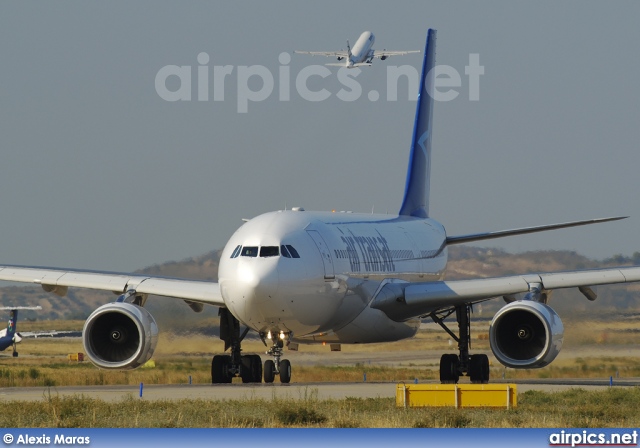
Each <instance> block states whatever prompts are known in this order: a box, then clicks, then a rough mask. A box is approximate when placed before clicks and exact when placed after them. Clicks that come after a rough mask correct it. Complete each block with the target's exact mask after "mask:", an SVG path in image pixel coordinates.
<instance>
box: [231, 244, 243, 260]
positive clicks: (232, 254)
mask: <svg viewBox="0 0 640 448" xmlns="http://www.w3.org/2000/svg"><path fill="white" fill-rule="evenodd" d="M240 249H242V246H240V245H238V246H236V248H235V249H233V253H231V257H230V258H236V257H237V256H238V255H240Z"/></svg>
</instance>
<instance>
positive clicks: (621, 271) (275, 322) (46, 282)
mask: <svg viewBox="0 0 640 448" xmlns="http://www.w3.org/2000/svg"><path fill="white" fill-rule="evenodd" d="M435 47H436V31H435V30H429V31H428V33H427V39H426V44H425V51H424V56H423V63H422V75H421V83H420V91H419V94H418V101H417V105H416V115H415V122H414V130H413V139H412V144H411V149H410V154H409V164H408V170H407V178H406V185H405V192H404V197H403V200H402V203H401V205H400V206H399V210H398V213H397V214H392V215H389V214H384V215H383V214H360V213H333V212H315V211H307V210H305V209H304V208H302V207H297V208H293V209H290V210H280V211H274V212H270V213H266V214H262V215H260V216H258V217H256V218H253V219H250V220H248V221H247V222H245V223H244V224H243V225H242V226H241V227H240V228H239V229H238V230H237V231H236V232H235V233H234V234H233V235H232V236H231V238H230V239H229V241H228V243H227V244H226V246H225V248H224V249H223V251H222V253H221V259H220V264H219V272H218V282H209V281H197V280H189V279H179V278H165V277H154V276H148V275H143V274H118V273H107V272H95V271H87V270H77V269H75V270H74V269H58V268H42V267H28V266H9V265H7V266H0V280H8V281H13V282H27V283H35V284H40V285H41V286H42V288H43V289H44V290H45V291H48V292H50V293H53V294H58V295H60V296H64V295H65V294H67V291H68V288H74V287H78V288H93V289H100V290H107V291H112V292H114V293H116V294H119V297H118V298H117V300H116V301H115V302H113V303H107V304H105V305H102V306H100V307H99V308H97V309H96V310H95V311H94V312H93V313H92V314H91V315H90V316H89V317H88V319H87V320H86V322H85V324H84V327H83V332H82V339H83V345H84V350H85V352H86V355H87V357H88V358H89V359H90V360H91V361H92V362H93V363H94V364H95V365H96V366H98V367H99V368H103V369H133V368H136V367H139V366H141V365H143V364H144V363H145V362H147V361H148V360H149V359H150V358H151V356H152V355H153V353H154V350H155V348H156V344H157V340H158V326H157V324H156V321H155V320H154V318H153V316H152V315H151V314H150V313H149V311H148V310H147V309H146V308H145V303H146V301H147V299H148V297H149V296H150V295H159V296H166V297H173V298H177V299H181V300H183V301H184V302H185V303H186V304H187V305H188V306H189V307H191V309H192V310H193V311H195V312H200V311H202V310H203V309H204V307H205V306H215V307H218V308H219V316H220V339H221V340H222V341H223V342H224V350H223V351H222V354H217V355H215V356H213V358H212V360H211V381H212V383H218V384H220V383H229V382H231V381H232V379H233V378H234V377H240V378H241V379H242V381H243V382H248V383H255V382H262V381H264V382H266V383H272V382H274V381H275V379H276V377H278V379H279V381H280V382H281V383H289V382H290V381H291V378H292V367H291V362H290V361H289V359H286V358H285V348H287V349H288V350H287V351H288V354H289V356H291V357H293V356H295V355H294V354H293V352H295V351H296V350H298V349H299V346H300V344H318V343H324V344H328V345H330V347H331V349H332V350H340V348H341V345H342V344H365V343H380V342H391V341H400V340H403V339H407V338H411V337H412V336H414V335H415V334H416V332H417V331H418V327H419V325H420V322H421V320H422V319H431V320H432V321H434V322H436V323H437V324H438V325H439V326H441V327H442V328H443V330H444V331H446V332H447V333H448V334H449V336H450V337H451V338H453V339H454V340H455V341H456V342H457V351H456V353H448V354H443V355H442V357H441V360H440V366H439V370H440V381H441V382H443V383H456V382H458V381H459V379H460V377H461V376H468V377H469V379H470V381H471V382H473V383H486V382H488V381H489V359H488V356H487V355H486V354H482V353H476V354H471V352H470V340H471V332H470V328H471V326H470V317H471V308H472V306H473V305H474V304H476V303H479V302H483V301H486V300H490V299H496V298H497V299H500V298H503V299H504V301H505V302H506V304H505V305H504V306H503V307H502V308H501V309H500V310H499V311H497V313H496V314H495V316H494V318H493V320H492V322H491V326H490V331H489V343H490V347H491V350H492V352H493V354H494V356H495V358H496V359H497V360H498V361H499V362H500V363H502V364H503V365H505V366H508V367H512V368H516V369H518V368H525V369H526V368H539V367H544V366H546V365H548V364H549V363H551V362H552V361H553V360H554V359H555V358H556V356H557V355H558V353H559V352H560V349H561V348H562V341H563V337H564V329H563V325H562V321H561V319H560V317H559V316H558V314H557V313H556V312H555V311H554V310H553V309H552V308H551V307H550V306H549V303H548V299H549V294H550V292H551V291H552V290H554V289H557V288H578V290H579V291H580V292H581V293H582V294H583V295H584V296H585V297H586V298H587V299H589V300H594V299H595V298H596V294H595V292H594V290H593V288H592V287H593V286H594V285H602V284H613V283H624V282H637V281H640V268H638V267H622V268H610V269H601V270H583V271H571V272H552V273H526V274H521V275H509V276H504V277H495V278H478V279H470V280H451V281H449V280H446V279H445V272H446V267H447V255H448V248H449V246H451V245H454V244H462V243H468V242H473V241H482V240H487V239H491V238H499V237H506V236H512V235H522V234H528V233H533V232H540V231H545V230H554V229H563V228H567V227H573V226H580V225H586V224H592V223H602V222H607V221H614V220H617V219H622V217H612V218H601V219H590V220H584V221H576V222H567V223H562V224H554V225H544V226H535V227H524V228H519V229H511V230H504V231H498V232H484V233H476V234H470V235H458V236H451V235H447V233H446V231H445V228H444V226H443V225H442V224H440V223H439V222H438V221H436V220H435V219H433V218H432V217H430V215H429V185H430V172H431V141H432V136H433V133H432V122H433V104H434V101H433V98H432V95H431V94H430V93H432V92H433V83H434V80H433V76H429V73H431V70H432V69H433V68H434V66H435ZM447 317H451V318H452V319H450V320H448V321H447ZM454 319H455V321H454ZM451 322H455V323H453V324H452V323H451ZM456 327H457V328H456ZM249 332H255V333H257V335H258V336H259V337H260V339H261V340H262V342H263V343H264V345H265V347H266V348H267V351H266V353H265V354H266V355H267V358H268V359H266V360H265V361H264V364H263V363H262V359H261V357H260V356H259V355H257V354H243V352H242V342H243V340H244V338H245V337H246V336H247V334H248V333H249Z"/></svg>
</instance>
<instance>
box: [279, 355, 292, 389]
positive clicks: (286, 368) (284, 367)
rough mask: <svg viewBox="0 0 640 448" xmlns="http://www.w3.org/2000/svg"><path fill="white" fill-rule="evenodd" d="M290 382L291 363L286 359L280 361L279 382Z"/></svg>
mask: <svg viewBox="0 0 640 448" xmlns="http://www.w3.org/2000/svg"><path fill="white" fill-rule="evenodd" d="M290 381H291V363H290V362H289V360H288V359H283V360H282V361H280V382H281V383H283V384H288V383H289V382H290Z"/></svg>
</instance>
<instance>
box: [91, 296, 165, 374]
mask: <svg viewBox="0 0 640 448" xmlns="http://www.w3.org/2000/svg"><path fill="white" fill-rule="evenodd" d="M157 342H158V325H157V324H156V321H155V319H154V318H153V316H151V314H149V312H148V311H147V310H146V309H144V308H142V307H140V306H137V305H133V304H131V303H125V302H115V303H108V304H107V305H103V306H101V307H100V308H98V309H97V310H95V311H94V312H93V313H91V316H89V318H88V319H87V321H86V322H85V323H84V328H83V329H82V343H83V345H84V350H85V353H86V354H87V356H88V357H89V359H90V360H91V362H93V363H94V364H95V365H97V366H98V367H101V368H103V369H121V370H122V369H135V368H137V367H140V366H141V365H142V364H144V363H145V362H147V361H148V360H149V359H150V358H151V356H152V355H153V351H154V350H155V348H156V344H157Z"/></svg>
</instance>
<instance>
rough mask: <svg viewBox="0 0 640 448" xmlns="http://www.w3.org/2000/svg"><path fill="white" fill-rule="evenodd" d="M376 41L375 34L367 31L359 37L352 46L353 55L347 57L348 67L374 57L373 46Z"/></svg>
mask: <svg viewBox="0 0 640 448" xmlns="http://www.w3.org/2000/svg"><path fill="white" fill-rule="evenodd" d="M374 41H375V36H374V35H373V34H372V33H371V32H369V31H365V32H364V33H362V34H361V35H360V37H358V40H357V41H356V43H355V44H354V45H353V48H351V57H350V58H348V59H347V61H346V63H347V67H351V66H353V65H355V64H362V63H365V62H370V61H371V58H372V57H373V51H372V50H371V47H372V46H373V42H374Z"/></svg>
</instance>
